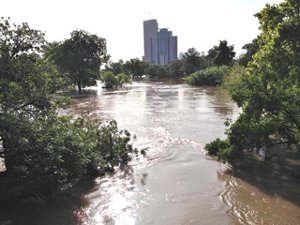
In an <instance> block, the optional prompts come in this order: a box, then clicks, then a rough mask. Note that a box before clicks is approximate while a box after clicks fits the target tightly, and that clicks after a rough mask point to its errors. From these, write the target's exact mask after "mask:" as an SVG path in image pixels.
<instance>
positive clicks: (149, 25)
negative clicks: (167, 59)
mask: <svg viewBox="0 0 300 225" xmlns="http://www.w3.org/2000/svg"><path fill="white" fill-rule="evenodd" d="M157 31H158V23H157V21H156V20H147V21H144V53H145V54H144V58H143V60H144V61H145V62H151V63H155V64H158V58H157V57H158V40H157Z"/></svg>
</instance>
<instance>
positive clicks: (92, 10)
mask: <svg viewBox="0 0 300 225" xmlns="http://www.w3.org/2000/svg"><path fill="white" fill-rule="evenodd" d="M280 2H282V0H85V1H83V0H51V1H50V0H26V1H25V0H0V3H1V4H0V16H3V17H10V18H11V22H14V23H17V24H18V23H21V22H27V23H28V24H29V26H30V27H31V28H34V29H38V30H41V31H43V32H45V33H46V39H47V40H48V41H51V42H52V41H63V40H65V39H67V38H69V37H70V33H71V32H72V31H73V30H76V29H80V30H85V31H88V32H89V33H91V34H96V35H98V36H99V37H102V38H105V39H106V42H107V51H108V54H110V55H111V59H112V60H113V61H118V60H119V59H123V60H128V59H131V58H136V57H137V58H140V59H141V58H142V56H143V54H144V43H143V21H144V20H148V19H157V21H158V24H159V28H168V29H169V30H171V31H172V32H173V35H176V36H178V54H179V53H180V52H186V51H187V50H188V49H189V48H192V47H194V48H196V49H197V51H199V52H205V53H206V52H207V51H208V50H209V49H210V48H212V47H213V46H215V45H218V43H219V41H220V40H227V42H228V43H229V44H230V45H234V47H235V51H236V52H237V55H239V54H241V53H242V52H243V50H242V46H243V45H244V44H246V43H249V42H251V41H252V39H254V38H255V37H256V36H257V35H258V34H259V29H258V26H259V23H258V20H257V18H255V17H254V14H255V13H257V12H259V11H260V10H261V9H262V8H263V7H264V5H265V4H266V3H269V4H273V3H276V4H277V3H280Z"/></svg>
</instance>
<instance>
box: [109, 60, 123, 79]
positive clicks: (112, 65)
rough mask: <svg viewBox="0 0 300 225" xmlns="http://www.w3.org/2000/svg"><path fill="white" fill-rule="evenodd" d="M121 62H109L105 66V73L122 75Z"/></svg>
mask: <svg viewBox="0 0 300 225" xmlns="http://www.w3.org/2000/svg"><path fill="white" fill-rule="evenodd" d="M123 66H124V63H123V60H119V62H111V61H110V62H109V63H108V64H107V65H105V70H106V71H111V72H113V74H114V75H117V74H119V73H123V70H124V69H123Z"/></svg>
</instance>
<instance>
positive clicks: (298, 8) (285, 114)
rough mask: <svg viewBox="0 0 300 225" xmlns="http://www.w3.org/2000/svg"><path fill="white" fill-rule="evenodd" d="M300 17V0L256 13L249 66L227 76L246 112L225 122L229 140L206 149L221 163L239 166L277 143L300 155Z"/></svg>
mask: <svg viewBox="0 0 300 225" xmlns="http://www.w3.org/2000/svg"><path fill="white" fill-rule="evenodd" d="M299 15H300V2H299V1H298V0H285V1H283V2H282V3H280V4H278V5H269V4H267V5H266V6H265V7H264V8H263V9H262V11H261V12H259V13H257V14H256V15H255V16H256V17H257V18H258V20H259V22H260V27H259V29H260V31H261V33H260V35H259V36H258V38H257V39H255V40H254V41H253V42H252V43H250V44H247V45H245V48H246V49H247V53H246V54H245V55H244V57H243V58H242V59H241V60H240V64H242V65H244V66H246V68H243V67H234V68H233V69H231V72H230V74H229V76H227V77H226V78H225V84H226V85H225V87H226V88H227V89H228V90H229V93H230V95H231V97H232V99H233V100H234V101H235V102H236V103H237V105H238V106H239V107H241V108H242V112H241V113H240V115H239V118H238V119H237V120H236V121H235V122H232V121H227V122H226V125H227V126H228V128H227V131H226V134H227V138H226V140H220V139H216V140H214V141H213V142H211V143H210V144H207V145H206V146H205V148H206V150H207V151H208V152H209V153H210V154H213V155H217V156H218V157H219V159H220V160H223V161H224V162H231V163H234V162H236V161H237V160H238V159H241V158H242V157H243V155H244V153H245V152H249V151H250V152H251V151H252V152H255V151H258V150H265V151H268V149H269V148H270V147H271V146H272V145H274V144H278V143H289V144H291V145H294V146H298V150H299V152H300V148H299V146H300V17H299ZM250 56H251V57H250ZM249 59H250V60H249Z"/></svg>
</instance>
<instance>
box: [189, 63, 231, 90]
mask: <svg viewBox="0 0 300 225" xmlns="http://www.w3.org/2000/svg"><path fill="white" fill-rule="evenodd" d="M228 73H229V68H228V66H220V67H217V66H212V67H209V68H207V69H204V70H199V71H197V72H195V73H192V74H190V75H189V76H187V77H185V78H184V79H185V80H186V81H187V83H188V84H190V85H196V86H201V85H212V86H216V85H221V84H222V82H223V80H224V78H225V77H226V76H227V75H228Z"/></svg>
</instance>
